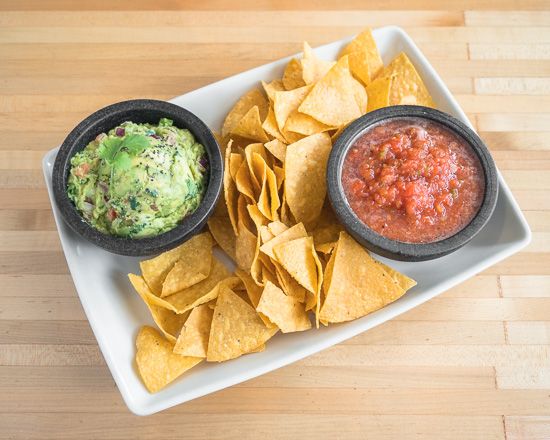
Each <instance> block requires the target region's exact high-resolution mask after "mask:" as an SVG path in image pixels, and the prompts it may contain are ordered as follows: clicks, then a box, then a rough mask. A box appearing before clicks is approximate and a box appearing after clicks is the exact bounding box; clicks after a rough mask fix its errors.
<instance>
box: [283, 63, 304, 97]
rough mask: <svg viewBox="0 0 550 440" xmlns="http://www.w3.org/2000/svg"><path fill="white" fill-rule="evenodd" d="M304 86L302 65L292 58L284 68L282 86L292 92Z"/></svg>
mask: <svg viewBox="0 0 550 440" xmlns="http://www.w3.org/2000/svg"><path fill="white" fill-rule="evenodd" d="M305 85H306V83H305V82H304V79H303V77H302V64H301V63H300V61H298V60H297V59H296V58H292V59H291V60H290V61H289V62H288V64H287V65H286V67H285V73H284V74H283V86H284V87H285V89H287V90H294V89H297V88H298V87H302V86H305Z"/></svg>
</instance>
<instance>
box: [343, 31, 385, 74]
mask: <svg viewBox="0 0 550 440" xmlns="http://www.w3.org/2000/svg"><path fill="white" fill-rule="evenodd" d="M346 55H348V56H349V67H350V70H351V73H352V74H353V76H355V77H356V78H357V79H359V80H360V81H361V82H362V83H363V84H365V85H368V84H369V83H370V82H371V81H372V80H373V79H374V78H375V77H376V75H378V73H379V72H380V71H381V70H382V68H383V67H384V64H383V62H382V58H381V57H380V53H379V52H378V47H377V46H376V42H375V41H374V38H373V37H372V32H371V30H370V29H365V30H364V31H363V32H361V33H360V34H359V35H357V36H356V37H355V38H354V39H353V41H352V42H351V43H349V44H348V45H347V46H346V47H345V48H344V49H343V50H342V52H341V53H340V58H341V57H343V56H346Z"/></svg>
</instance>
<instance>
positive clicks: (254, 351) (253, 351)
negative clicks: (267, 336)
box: [250, 344, 265, 353]
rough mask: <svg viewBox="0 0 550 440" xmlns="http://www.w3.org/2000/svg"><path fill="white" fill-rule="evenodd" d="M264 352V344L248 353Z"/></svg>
mask: <svg viewBox="0 0 550 440" xmlns="http://www.w3.org/2000/svg"><path fill="white" fill-rule="evenodd" d="M264 350H265V344H262V345H260V346H259V347H256V348H255V349H254V350H252V351H251V352H250V353H261V352H262V351H264Z"/></svg>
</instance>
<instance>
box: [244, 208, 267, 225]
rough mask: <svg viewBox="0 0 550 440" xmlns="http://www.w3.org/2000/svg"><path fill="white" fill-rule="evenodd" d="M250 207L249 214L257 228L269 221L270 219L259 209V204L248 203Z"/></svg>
mask: <svg viewBox="0 0 550 440" xmlns="http://www.w3.org/2000/svg"><path fill="white" fill-rule="evenodd" d="M246 209H248V215H249V216H250V218H251V219H252V221H253V222H254V225H255V226H256V229H258V230H259V229H260V227H262V226H263V225H267V224H268V223H269V219H267V218H266V217H265V216H264V215H263V214H262V213H261V212H260V210H259V209H258V206H257V205H248V206H247V207H246Z"/></svg>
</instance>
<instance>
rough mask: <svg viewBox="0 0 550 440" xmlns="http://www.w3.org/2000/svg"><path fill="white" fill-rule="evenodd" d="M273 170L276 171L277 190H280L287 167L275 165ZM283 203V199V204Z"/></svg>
mask: <svg viewBox="0 0 550 440" xmlns="http://www.w3.org/2000/svg"><path fill="white" fill-rule="evenodd" d="M273 172H274V173H275V180H276V181H277V191H279V190H280V189H281V187H282V186H283V183H284V181H285V169H284V168H281V167H278V166H277V165H275V166H274V167H273ZM282 203H283V202H282V201H281V204H282Z"/></svg>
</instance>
